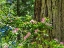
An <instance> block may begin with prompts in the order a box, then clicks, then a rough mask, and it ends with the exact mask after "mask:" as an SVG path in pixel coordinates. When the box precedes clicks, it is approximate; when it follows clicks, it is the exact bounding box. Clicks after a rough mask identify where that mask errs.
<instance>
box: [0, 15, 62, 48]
mask: <svg viewBox="0 0 64 48" xmlns="http://www.w3.org/2000/svg"><path fill="white" fill-rule="evenodd" d="M51 29H52V24H51V23H50V21H49V18H46V17H44V18H42V20H41V21H40V22H37V21H36V20H33V19H32V18H31V16H25V17H18V16H16V17H14V16H0V48H42V47H46V48H48V47H50V48H53V47H56V46H55V45H58V44H59V43H58V41H56V40H52V41H50V38H49V37H50V36H49V30H51ZM53 44H54V45H53ZM61 44H62V45H63V42H60V44H59V45H58V47H60V46H61V47H63V46H62V45H61ZM58 47H56V48H58Z"/></svg>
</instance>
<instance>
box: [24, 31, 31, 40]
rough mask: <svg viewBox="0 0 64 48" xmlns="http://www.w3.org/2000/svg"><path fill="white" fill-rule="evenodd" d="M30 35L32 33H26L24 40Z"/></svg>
mask: <svg viewBox="0 0 64 48" xmlns="http://www.w3.org/2000/svg"><path fill="white" fill-rule="evenodd" d="M30 35H31V33H30V32H28V33H27V34H26V36H25V37H24V40H26V39H27V38H28V37H29V36H30Z"/></svg>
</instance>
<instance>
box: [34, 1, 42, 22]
mask: <svg viewBox="0 0 64 48" xmlns="http://www.w3.org/2000/svg"><path fill="white" fill-rule="evenodd" d="M41 4H42V0H35V8H34V11H35V12H34V19H36V20H37V21H40V15H41Z"/></svg>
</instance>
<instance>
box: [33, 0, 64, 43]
mask: <svg viewBox="0 0 64 48" xmlns="http://www.w3.org/2000/svg"><path fill="white" fill-rule="evenodd" d="M44 16H45V17H49V18H50V21H51V23H52V25H53V29H52V31H50V32H49V33H50V36H52V35H51V34H53V36H54V37H55V38H57V39H58V40H59V42H60V41H64V17H63V16H64V0H35V13H34V18H35V19H36V20H37V21H40V20H41V18H42V17H44Z"/></svg>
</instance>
